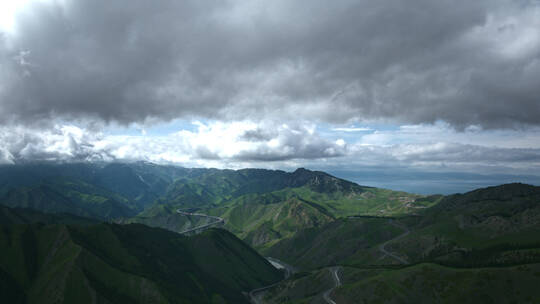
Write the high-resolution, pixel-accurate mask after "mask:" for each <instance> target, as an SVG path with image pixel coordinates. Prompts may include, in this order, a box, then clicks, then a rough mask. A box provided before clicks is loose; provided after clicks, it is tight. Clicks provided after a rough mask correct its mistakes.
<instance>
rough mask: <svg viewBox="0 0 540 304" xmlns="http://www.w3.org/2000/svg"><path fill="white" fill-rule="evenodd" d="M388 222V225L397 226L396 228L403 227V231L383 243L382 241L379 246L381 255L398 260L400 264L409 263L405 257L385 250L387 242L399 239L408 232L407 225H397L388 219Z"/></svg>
mask: <svg viewBox="0 0 540 304" xmlns="http://www.w3.org/2000/svg"><path fill="white" fill-rule="evenodd" d="M389 223H390V225H392V226H394V227H398V228H401V229H404V230H405V232H404V233H402V234H400V235H398V236H397V237H395V238H393V239H391V240H388V241H386V242H384V243H382V244H381V245H380V246H379V251H380V252H382V253H383V256H382V257H381V259H382V258H384V257H385V256H389V257H391V258H393V259H395V260H397V261H399V262H400V263H401V264H409V262H407V261H406V260H405V259H403V258H401V257H399V256H397V255H395V254H393V253H392V252H390V251H388V250H386V245H388V244H389V243H391V242H393V241H396V240H399V239H401V238H403V237H405V236H407V235H408V234H409V233H410V230H409V229H408V228H407V227H404V226H400V225H397V224H395V223H394V222H393V221H392V220H389Z"/></svg>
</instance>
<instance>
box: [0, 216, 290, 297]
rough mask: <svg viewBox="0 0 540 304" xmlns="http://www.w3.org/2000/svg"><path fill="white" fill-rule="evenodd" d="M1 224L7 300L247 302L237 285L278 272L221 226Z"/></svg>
mask: <svg viewBox="0 0 540 304" xmlns="http://www.w3.org/2000/svg"><path fill="white" fill-rule="evenodd" d="M0 228H1V229H0V248H2V250H1V251H0V282H2V284H1V285H2V288H1V289H0V291H2V295H3V300H6V301H7V302H9V303H37V302H39V303H111V302H112V303H247V300H246V298H245V297H244V296H243V294H242V293H241V292H242V291H246V290H250V289H253V288H256V287H259V286H263V285H267V284H270V283H272V282H275V281H277V280H279V278H280V276H281V273H280V272H279V271H277V270H276V269H275V268H274V267H273V266H271V265H270V264H269V263H268V262H267V261H266V260H265V259H264V258H262V257H261V256H259V255H258V254H257V253H256V252H255V251H254V250H253V249H251V248H249V247H248V246H246V245H245V244H244V243H242V242H241V241H240V240H239V239H237V238H236V237H235V236H233V235H232V234H230V233H229V232H227V231H225V230H219V229H211V230H208V231H206V232H204V233H202V234H200V235H197V236H194V237H192V238H187V237H183V236H181V235H178V234H176V233H172V232H168V231H166V230H163V229H157V228H149V227H147V226H144V225H136V224H134V225H114V224H98V225H92V226H65V225H58V224H53V225H44V224H30V225H2V226H1V227H0ZM8 287H9V288H8Z"/></svg>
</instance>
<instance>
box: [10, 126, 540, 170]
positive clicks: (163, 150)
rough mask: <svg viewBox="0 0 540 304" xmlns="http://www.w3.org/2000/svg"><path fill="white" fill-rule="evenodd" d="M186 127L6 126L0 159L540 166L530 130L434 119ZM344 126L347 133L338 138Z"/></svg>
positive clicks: (538, 140) (538, 135)
mask: <svg viewBox="0 0 540 304" xmlns="http://www.w3.org/2000/svg"><path fill="white" fill-rule="evenodd" d="M192 127H193V128H185V127H184V128H182V129H180V130H177V131H173V132H168V133H165V134H159V135H155V134H153V133H152V132H150V134H149V135H147V133H146V132H141V134H140V135H115V134H112V133H110V132H107V130H106V129H105V130H101V131H99V130H98V131H92V130H90V129H83V128H80V127H77V126H73V125H57V126H55V127H54V128H53V129H44V130H35V129H26V128H23V127H9V128H8V127H4V128H0V142H1V143H2V144H1V145H0V163H4V164H5V163H18V162H25V161H36V160H37V161H137V160H145V161H151V162H156V163H170V164H177V165H182V166H187V167H220V168H242V167H273V168H276V167H277V168H291V167H296V166H310V167H318V168H325V167H328V168H334V169H339V168H347V169H348V170H362V168H364V167H373V166H379V167H387V168H391V167H409V168H420V169H428V170H434V169H441V168H443V169H444V170H461V171H474V170H478V169H479V168H482V170H480V171H481V172H487V171H489V170H492V171H493V170H495V171H497V170H498V171H500V172H512V173H516V172H521V173H534V171H535V170H538V169H539V168H540V132H536V131H531V132H523V131H490V132H479V131H478V130H476V129H475V128H471V129H469V130H467V131H465V132H456V131H455V130H453V129H452V128H451V127H450V126H448V125H445V124H436V125H410V126H402V127H400V128H397V129H393V130H386V131H377V130H373V131H367V129H369V128H365V129H366V131H364V132H360V133H359V134H358V133H357V132H352V133H354V134H353V135H351V134H350V133H351V132H348V129H355V128H354V127H350V128H348V129H347V131H343V130H341V129H340V128H334V129H330V130H323V129H318V128H316V126H315V125H313V124H310V123H296V124H283V123H281V124H280V123H276V122H260V123H256V122H253V121H237V122H230V123H224V122H219V121H217V122H205V123H203V122H195V123H193V125H192ZM344 133H345V135H347V136H346V137H341V135H343V134H344ZM522 138H525V140H522ZM486 168H487V169H486ZM488 169H489V170H488ZM486 170H487V171H486ZM516 170H517V171H516Z"/></svg>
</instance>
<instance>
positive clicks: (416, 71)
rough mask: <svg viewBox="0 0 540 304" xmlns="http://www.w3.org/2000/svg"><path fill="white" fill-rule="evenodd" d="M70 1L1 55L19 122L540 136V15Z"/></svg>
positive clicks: (23, 31)
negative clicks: (365, 125) (312, 126)
mask: <svg viewBox="0 0 540 304" xmlns="http://www.w3.org/2000/svg"><path fill="white" fill-rule="evenodd" d="M58 3H61V2H58ZM58 3H56V4H54V2H51V3H38V4H33V5H32V6H31V7H29V8H28V9H27V10H26V11H24V12H23V13H22V14H21V15H20V16H19V17H18V19H17V26H18V27H17V31H16V33H15V34H14V35H7V36H6V37H4V38H3V39H2V40H1V42H0V64H1V67H2V68H1V69H0V98H1V99H0V103H1V108H0V115H1V116H2V118H3V121H9V120H14V121H19V122H20V121H22V122H25V123H29V122H35V121H40V120H46V119H48V118H50V117H57V116H61V117H63V118H64V119H74V118H99V119H101V120H103V121H118V122H120V123H131V122H141V121H144V120H147V119H150V120H152V119H157V120H167V119H172V118H176V117H184V118H188V117H203V118H215V119H223V120H226V119H245V118H246V117H250V118H261V119H262V118H271V119H276V117H279V118H282V119H295V118H297V117H299V116H300V117H302V118H304V119H314V120H319V121H321V120H322V121H329V122H340V123H341V122H344V121H347V120H365V119H374V120H376V119H383V120H390V121H393V122H397V123H402V122H406V123H423V122H428V123H430V122H434V121H437V120H444V121H447V122H449V123H451V124H452V125H453V126H456V127H458V128H462V127H465V126H467V125H471V124H472V125H481V126H483V127H486V128H505V127H516V126H523V125H539V124H540V118H539V117H540V100H539V97H538V96H540V63H539V62H540V38H539V35H540V30H539V28H540V21H539V20H540V9H539V7H538V3H535V2H533V1H502V0H501V1H487V0H479V1H455V0H441V1H432V0H414V1H397V0H381V1H332V2H331V3H330V2H328V1H322V0H321V1H268V2H262V1H212V2H210V1H143V0H136V1H105V0H81V1H66V3H67V4H66V5H61V4H58ZM246 136H249V134H246Z"/></svg>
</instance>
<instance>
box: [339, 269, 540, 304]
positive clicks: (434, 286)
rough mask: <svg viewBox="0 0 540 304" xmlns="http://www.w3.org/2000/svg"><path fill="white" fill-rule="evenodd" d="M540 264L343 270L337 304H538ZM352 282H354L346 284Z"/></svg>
mask: <svg viewBox="0 0 540 304" xmlns="http://www.w3.org/2000/svg"><path fill="white" fill-rule="evenodd" d="M539 274H540V264H530V265H522V266H515V267H505V268H474V269H456V268H449V267H443V266H439V265H434V264H419V265H415V266H412V267H407V268H403V269H400V270H379V271H369V272H367V273H366V270H356V269H347V268H346V269H345V271H344V277H345V278H344V280H345V284H344V285H343V286H342V287H340V288H338V289H337V290H336V291H335V292H334V293H333V295H332V298H333V299H334V300H335V301H336V302H337V303H344V304H347V303H351V304H352V303H362V302H363V303H536V302H537V301H538V299H539V298H540V290H539V289H538V287H537V286H539V284H540V275H539ZM351 281H353V283H348V282H351Z"/></svg>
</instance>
